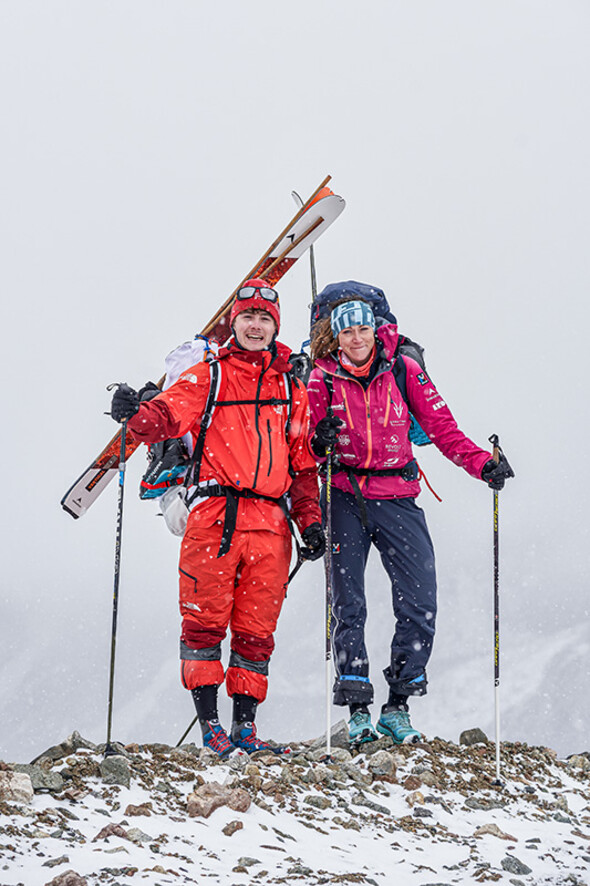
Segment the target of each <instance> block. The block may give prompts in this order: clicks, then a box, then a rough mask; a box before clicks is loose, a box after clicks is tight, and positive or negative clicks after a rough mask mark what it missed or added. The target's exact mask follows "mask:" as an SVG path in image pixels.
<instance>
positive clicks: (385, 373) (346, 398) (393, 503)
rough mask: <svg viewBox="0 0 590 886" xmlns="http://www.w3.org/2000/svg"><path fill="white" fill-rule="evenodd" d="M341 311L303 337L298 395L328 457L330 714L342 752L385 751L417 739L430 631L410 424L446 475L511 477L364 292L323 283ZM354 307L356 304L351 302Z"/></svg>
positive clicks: (315, 445)
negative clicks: (378, 703)
mask: <svg viewBox="0 0 590 886" xmlns="http://www.w3.org/2000/svg"><path fill="white" fill-rule="evenodd" d="M339 286H340V287H341V294H342V296H344V298H345V299H346V300H345V301H342V300H340V301H338V302H336V306H335V307H334V308H333V310H332V312H331V314H330V316H329V318H327V319H325V320H321V321H319V322H318V323H317V324H316V325H315V326H314V330H313V337H312V358H313V360H314V369H313V371H312V373H311V377H310V381H309V386H308V393H309V401H310V408H311V425H310V432H311V437H310V442H311V447H312V449H313V451H314V453H315V455H316V458H317V459H318V461H319V462H322V461H324V460H325V453H326V447H328V446H334V451H335V455H336V458H337V465H336V468H335V470H334V473H333V479H332V545H333V556H332V563H333V573H332V586H333V594H334V601H333V605H334V616H335V629H334V637H333V642H334V660H335V665H336V680H335V684H334V703H335V704H337V705H348V706H349V709H350V721H349V733H350V740H351V743H353V744H360V743H362V742H366V741H373V740H374V739H376V738H379V735H378V734H377V733H378V732H380V733H382V734H384V735H389V736H390V737H391V738H392V739H393V740H394V742H396V743H398V744H401V743H409V742H415V741H419V740H420V737H421V736H420V733H419V732H418V731H417V730H416V729H414V728H413V727H412V725H411V723H410V718H409V711H408V698H409V697H410V696H419V695H424V694H425V693H426V686H427V680H426V664H427V662H428V659H429V657H430V653H431V651H432V643H433V639H434V631H435V622H436V574H435V563H434V550H433V547H432V541H431V539H430V535H429V532H428V528H427V526H426V521H425V518H424V514H423V512H422V510H421V509H420V508H419V507H418V506H417V504H416V501H415V499H416V496H417V495H418V494H419V492H420V484H419V481H418V468H417V465H416V461H415V460H414V456H413V453H412V445H411V443H410V441H409V438H408V433H409V429H410V424H411V414H410V413H412V414H413V415H414V416H415V418H416V419H417V421H418V422H419V424H420V425H421V427H422V429H423V430H424V431H425V432H426V434H428V436H429V437H430V439H431V440H432V442H433V443H434V444H435V446H437V447H438V449H440V451H441V452H442V453H443V455H445V456H446V457H447V458H448V459H450V460H451V461H452V462H454V464H456V465H459V466H460V467H462V468H464V469H465V470H466V471H467V472H468V473H469V474H471V475H472V476H473V477H476V478H478V479H483V480H485V481H486V482H487V483H488V484H489V485H490V486H492V487H493V488H496V489H499V488H502V486H503V485H504V481H505V479H506V478H507V477H509V476H513V473H512V470H511V468H510V466H509V465H508V462H507V461H506V460H505V459H504V458H501V461H500V463H499V464H496V463H495V462H494V461H493V460H491V458H490V453H489V452H486V451H485V450H483V449H480V448H479V447H478V446H476V445H475V443H473V442H472V441H471V440H470V439H469V438H468V437H466V436H465V434H463V432H462V431H461V430H460V429H459V428H458V426H457V423H456V421H455V419H454V418H453V415H452V414H451V411H450V409H449V408H448V406H447V405H446V403H445V401H444V400H443V399H442V397H441V396H440V394H439V393H438V391H437V389H436V387H435V386H434V384H433V383H432V381H431V379H430V378H429V377H428V375H427V374H426V372H425V371H424V370H423V369H422V368H421V366H420V365H419V364H418V363H417V362H416V361H415V360H413V359H411V358H410V357H406V356H404V357H398V356H397V347H398V332H397V326H396V325H395V324H391V323H385V324H383V325H380V326H378V323H377V321H376V319H375V316H374V314H373V311H372V310H371V307H370V305H369V304H368V303H367V302H365V301H363V300H362V299H361V298H358V294H360V295H362V294H363V293H364V292H366V290H367V287H366V286H365V284H357V283H354V282H353V281H350V282H348V283H346V284H331V286H330V289H331V290H332V291H334V290H336V292H338V290H339ZM355 296H357V297H355ZM371 544H374V545H375V546H376V548H377V549H378V551H379V553H380V555H381V560H382V563H383V566H384V568H385V570H386V572H387V574H388V576H389V579H390V581H391V588H392V595H393V610H394V615H395V630H394V634H393V639H392V642H391V653H390V660H389V664H388V666H387V667H386V668H385V670H384V675H385V679H386V681H387V684H388V688H389V695H388V698H387V700H386V702H385V704H384V705H383V706H382V708H381V715H380V717H379V719H378V721H377V724H376V725H377V731H376V730H375V728H374V726H373V724H372V722H371V716H370V713H369V707H368V706H369V705H370V704H371V703H372V702H373V686H372V684H371V681H370V679H369V661H368V656H367V650H366V647H365V641H364V627H365V621H366V616H367V607H366V598H365V586H364V572H365V566H366V563H367V557H368V554H369V549H370V546H371Z"/></svg>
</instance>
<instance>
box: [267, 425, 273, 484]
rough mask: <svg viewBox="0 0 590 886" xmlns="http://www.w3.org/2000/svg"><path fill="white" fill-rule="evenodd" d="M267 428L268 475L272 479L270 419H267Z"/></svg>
mask: <svg viewBox="0 0 590 886" xmlns="http://www.w3.org/2000/svg"><path fill="white" fill-rule="evenodd" d="M266 428H267V431H268V472H267V474H266V476H267V477H270V472H271V471H272V434H271V431H270V419H269V418H267V419H266Z"/></svg>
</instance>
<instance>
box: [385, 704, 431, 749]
mask: <svg viewBox="0 0 590 886" xmlns="http://www.w3.org/2000/svg"><path fill="white" fill-rule="evenodd" d="M377 729H378V731H379V732H381V733H382V734H383V735H389V737H390V738H392V739H393V740H394V742H395V743H396V744H416V742H419V741H422V735H421V734H420V732H418V730H417V729H414V728H413V726H412V724H411V723H410V714H409V713H408V711H400V710H397V709H395V710H392V711H381V716H380V717H379V720H378V721H377Z"/></svg>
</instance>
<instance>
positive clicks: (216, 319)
mask: <svg viewBox="0 0 590 886" xmlns="http://www.w3.org/2000/svg"><path fill="white" fill-rule="evenodd" d="M330 178H331V176H327V177H326V178H325V179H324V181H323V182H322V183H321V184H320V185H319V186H318V187H317V188H316V189H315V191H314V192H313V194H312V195H311V197H309V199H308V200H306V201H305V203H303V205H302V206H301V208H300V209H299V211H298V212H297V214H296V215H295V216H294V217H293V218H292V219H291V221H290V222H289V224H288V225H287V226H286V227H285V228H284V229H283V230H282V231H281V233H280V234H279V235H278V237H277V238H276V240H274V241H273V243H272V244H271V245H270V246H269V248H268V249H267V250H266V252H265V253H264V255H263V256H262V257H261V258H260V259H259V260H258V262H257V263H256V264H255V265H254V267H253V268H252V269H251V270H250V271H249V272H248V273H247V274H246V275H245V277H243V278H242V280H241V281H240V283H239V285H238V286H236V288H235V289H234V291H233V292H232V293H231V295H230V296H228V298H227V299H226V300H225V302H224V303H223V304H222V306H221V307H220V308H219V310H218V311H217V312H216V313H215V314H214V315H213V317H212V318H211V319H210V320H209V322H208V323H207V325H206V326H205V327H204V328H203V329H202V331H201V335H205V336H207V338H210V339H212V340H214V341H216V342H217V343H218V344H219V345H223V344H225V342H226V341H227V339H228V338H229V337H230V335H231V329H230V327H229V315H230V311H231V306H232V304H233V302H234V299H235V296H236V293H237V291H238V289H239V288H240V286H241V285H242V283H243V282H244V280H248V279H249V278H251V277H259V278H261V279H263V280H266V281H267V282H268V284H269V286H275V285H276V283H277V282H278V281H279V280H280V279H281V277H283V276H284V275H285V274H286V273H287V271H288V270H290V268H291V267H292V266H293V265H294V264H295V262H296V261H297V259H298V258H301V256H302V255H303V254H304V252H306V251H307V249H309V247H310V246H311V245H312V243H314V242H315V241H316V240H317V239H318V237H320V236H321V234H323V232H324V231H325V230H326V228H328V227H330V225H331V224H332V222H333V221H335V220H336V219H337V218H338V216H339V215H340V213H341V212H342V210H343V209H344V207H345V205H346V204H345V201H344V200H343V199H342V197H339V196H337V195H336V194H334V193H333V192H332V191H331V190H330V188H328V187H327V184H328V182H329V181H330ZM163 383H164V378H161V379H160V381H159V382H158V387H162V385H163ZM139 445H140V444H139V442H138V441H137V440H135V439H134V437H133V436H132V435H131V433H127V436H126V440H125V447H126V458H127V459H129V458H130V456H131V455H133V453H134V452H135V450H136V449H137V448H138V447H139ZM120 447H121V431H118V432H117V434H115V436H114V437H113V439H112V440H111V441H110V442H109V443H108V444H107V445H106V446H105V448H104V449H103V450H102V452H101V453H100V455H98V456H97V457H96V458H95V459H94V461H93V462H92V463H91V464H90V466H89V467H88V468H87V469H86V470H85V471H84V473H83V474H82V475H81V476H80V477H79V478H78V479H77V480H76V482H75V483H74V484H73V485H72V486H71V487H70V488H69V489H68V491H67V492H66V494H65V495H64V497H63V498H62V500H61V506H62V508H63V509H64V511H67V513H68V514H70V515H71V516H72V517H74V519H77V518H78V517H82V516H84V514H85V513H86V511H87V510H88V508H89V507H90V506H91V505H92V504H93V503H94V502H95V501H96V499H97V498H98V497H99V495H100V494H101V492H102V491H103V490H104V489H105V488H106V487H107V486H108V484H109V483H110V481H111V480H112V479H113V478H114V477H115V476H117V474H118V471H119V453H120Z"/></svg>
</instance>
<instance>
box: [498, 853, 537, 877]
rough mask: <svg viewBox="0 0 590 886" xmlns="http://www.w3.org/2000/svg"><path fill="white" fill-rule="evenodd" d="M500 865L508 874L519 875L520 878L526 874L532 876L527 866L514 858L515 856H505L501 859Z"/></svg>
mask: <svg viewBox="0 0 590 886" xmlns="http://www.w3.org/2000/svg"><path fill="white" fill-rule="evenodd" d="M500 864H501V865H502V867H503V869H504V870H505V871H508V873H509V874H521V875H522V876H526V874H532V872H533V871H532V869H531V868H530V867H529V866H528V865H526V864H524V862H522V861H521V860H520V859H519V858H516V856H515V855H507V856H506V858H503V859H502V861H501V862H500Z"/></svg>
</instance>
